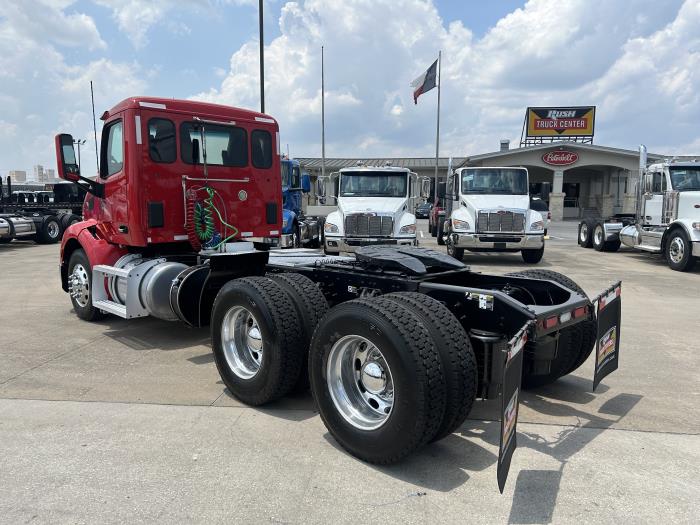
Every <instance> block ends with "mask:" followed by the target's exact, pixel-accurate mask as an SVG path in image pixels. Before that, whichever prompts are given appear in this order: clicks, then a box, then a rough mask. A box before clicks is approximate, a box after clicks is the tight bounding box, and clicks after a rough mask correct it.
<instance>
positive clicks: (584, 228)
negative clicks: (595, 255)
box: [578, 224, 588, 242]
mask: <svg viewBox="0 0 700 525" xmlns="http://www.w3.org/2000/svg"><path fill="white" fill-rule="evenodd" d="M578 236H579V239H581V242H586V240H587V239H588V225H587V224H582V225H581V231H580V232H579V234H578Z"/></svg>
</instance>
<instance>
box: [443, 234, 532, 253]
mask: <svg viewBox="0 0 700 525" xmlns="http://www.w3.org/2000/svg"><path fill="white" fill-rule="evenodd" d="M451 235H452V239H453V240H454V242H455V246H456V247H457V248H465V249H467V250H470V249H475V248H481V249H489V250H494V251H498V250H530V249H539V248H542V247H543V246H544V233H537V234H522V233H513V234H507V233H456V232H455V233H452V234H451Z"/></svg>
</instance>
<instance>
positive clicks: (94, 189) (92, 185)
mask: <svg viewBox="0 0 700 525" xmlns="http://www.w3.org/2000/svg"><path fill="white" fill-rule="evenodd" d="M78 177H79V178H80V181H76V182H74V183H73V184H77V185H78V186H80V187H81V188H83V189H84V190H85V191H86V192H88V193H91V194H92V195H94V196H95V197H98V198H100V199H103V198H104V196H105V187H104V185H103V184H100V183H99V182H97V181H94V180H90V179H88V178H86V177H83V176H82V175H78Z"/></svg>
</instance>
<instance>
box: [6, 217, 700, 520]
mask: <svg viewBox="0 0 700 525" xmlns="http://www.w3.org/2000/svg"><path fill="white" fill-rule="evenodd" d="M550 234H551V236H552V238H551V239H550V241H549V242H548V245H547V250H546V253H545V258H544V260H543V261H542V263H541V264H540V265H539V267H543V268H550V269H552V270H556V271H560V272H565V273H567V274H568V275H570V276H571V277H572V278H573V279H575V280H576V281H578V282H579V283H580V284H581V286H583V288H584V289H586V290H587V291H588V292H589V293H590V294H594V293H597V292H598V291H599V290H600V289H602V288H603V287H605V286H607V285H608V284H609V283H611V282H613V281H615V280H617V279H623V281H624V284H623V297H624V304H623V332H622V350H621V359H620V366H621V369H620V370H618V371H617V372H616V373H614V374H613V375H611V376H609V377H608V378H606V379H605V380H604V382H603V384H602V385H601V386H600V387H599V390H598V391H597V392H596V393H595V394H591V393H590V377H591V375H592V366H593V365H592V361H591V360H589V362H588V363H586V365H584V367H582V368H581V369H579V370H578V371H577V372H576V373H575V374H574V375H572V376H570V377H568V378H565V379H563V380H560V381H559V382H557V383H556V384H554V385H552V386H550V387H546V388H542V389H540V390H538V391H534V392H530V393H528V394H527V395H526V397H525V399H524V406H523V408H522V410H521V418H520V422H521V423H520V426H519V427H518V430H519V435H518V441H519V445H520V448H519V449H518V451H517V452H516V455H515V456H514V459H513V466H512V470H511V475H510V476H511V477H510V478H509V480H508V483H507V486H506V491H505V493H504V494H503V495H500V494H499V493H498V489H497V486H496V465H495V462H496V459H497V440H498V423H497V422H496V421H494V420H495V419H496V418H497V412H496V408H495V405H494V404H493V403H482V404H478V405H477V408H476V409H475V410H474V411H473V413H472V414H471V416H470V420H468V421H467V422H466V423H465V425H464V426H463V427H462V428H461V429H460V430H459V432H457V433H456V434H454V435H453V436H450V437H449V438H447V439H445V440H443V441H442V442H440V443H437V444H434V445H431V446H429V447H427V448H425V449H424V450H423V451H422V452H420V453H419V454H416V455H415V456H414V457H412V458H410V459H409V460H407V461H405V462H403V463H402V464H400V465H396V466H392V467H382V468H379V467H375V466H371V465H367V464H364V463H362V462H360V461H357V460H355V459H354V458H352V457H350V456H348V455H347V454H345V453H344V452H342V451H340V450H338V448H337V446H336V444H335V443H334V441H333V439H332V438H331V437H330V436H329V435H328V433H327V432H326V430H325V428H324V426H323V424H322V423H321V421H320V418H319V417H318V415H317V414H316V412H315V411H314V406H313V401H312V400H311V398H310V397H309V396H301V397H296V398H289V399H285V400H283V401H281V402H279V403H277V404H276V405H275V406H270V407H266V408H264V409H254V408H249V407H245V406H243V405H241V403H239V402H237V401H236V400H235V399H233V398H231V397H229V396H228V395H227V393H226V392H225V389H224V387H223V385H222V383H221V381H220V380H219V377H218V374H217V372H216V369H215V366H214V364H213V362H212V358H211V353H210V349H209V345H208V339H209V336H208V332H207V331H206V330H193V329H188V328H186V327H184V326H182V325H180V324H178V323H167V322H163V321H157V320H152V319H140V320H136V321H131V322H127V321H123V320H120V319H116V318H110V319H107V320H105V321H103V322H100V323H96V324H90V323H85V322H81V321H79V320H78V319H77V318H75V316H74V315H73V313H72V312H71V307H70V303H69V301H68V298H67V296H66V295H65V294H64V293H63V292H62V291H61V289H60V285H59V282H58V275H57V274H58V272H57V257H58V247H57V246H37V245H34V244H32V243H18V242H13V243H12V244H9V245H0V301H1V305H2V306H1V308H0V319H1V320H0V331H1V334H0V337H1V339H0V522H3V523H13V524H14V523H24V522H32V523H97V522H99V523H123V522H130V523H136V522H153V521H158V522H207V523H215V522H222V523H223V522H229V523H230V522H231V521H233V520H236V521H240V522H246V523H328V522H355V523H358V522H398V521H402V522H405V523H419V522H467V521H469V522H481V523H505V522H510V523H543V522H544V523H547V522H555V523H563V522H571V521H574V520H575V521H577V522H584V523H585V522H591V523H592V522H613V521H617V522H620V521H625V522H631V523H640V522H650V521H658V520H664V521H667V522H696V521H697V519H698V518H697V513H698V510H699V509H700V503H699V496H700V481H698V476H697V466H698V465H700V437H699V434H700V418H699V416H700V410H698V403H700V390H699V389H698V384H699V383H700V355H699V353H698V352H697V349H698V335H697V334H698V329H697V327H698V312H699V311H700V309H699V308H698V305H699V304H700V303H699V295H700V270H696V271H695V272H693V273H689V274H682V273H678V272H673V271H671V270H669V269H668V268H667V267H666V265H665V264H664V263H663V261H661V260H660V259H659V258H657V257H654V256H649V255H644V254H635V253H630V252H625V251H624V250H621V251H620V252H619V253H616V254H598V253H597V252H594V251H592V250H583V249H581V248H578V247H577V246H576V244H575V225H574V224H572V223H563V224H557V225H554V226H553V227H552V228H551V231H550ZM422 241H423V242H424V245H433V244H434V240H433V239H432V238H430V237H429V236H427V233H425V237H424V238H423V239H422ZM465 262H466V263H467V264H470V265H471V266H472V267H473V269H475V270H478V271H484V272H494V273H504V272H507V271H511V270H514V269H518V268H523V267H524V266H525V265H524V264H523V263H522V259H521V258H520V256H519V255H518V254H512V255H510V254H509V255H490V254H489V255H484V254H478V255H474V254H468V255H466V256H465Z"/></svg>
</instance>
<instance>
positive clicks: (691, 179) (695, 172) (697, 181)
mask: <svg viewBox="0 0 700 525" xmlns="http://www.w3.org/2000/svg"><path fill="white" fill-rule="evenodd" d="M670 171H671V186H673V189H674V190H676V191H700V167H697V168H680V167H678V168H673V167H672V168H670Z"/></svg>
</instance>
